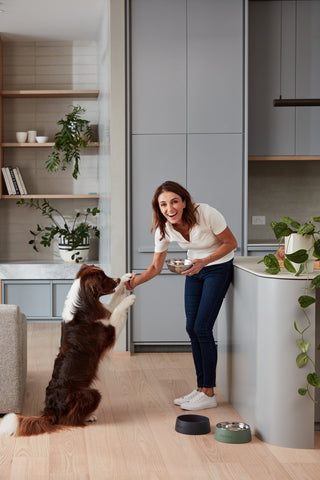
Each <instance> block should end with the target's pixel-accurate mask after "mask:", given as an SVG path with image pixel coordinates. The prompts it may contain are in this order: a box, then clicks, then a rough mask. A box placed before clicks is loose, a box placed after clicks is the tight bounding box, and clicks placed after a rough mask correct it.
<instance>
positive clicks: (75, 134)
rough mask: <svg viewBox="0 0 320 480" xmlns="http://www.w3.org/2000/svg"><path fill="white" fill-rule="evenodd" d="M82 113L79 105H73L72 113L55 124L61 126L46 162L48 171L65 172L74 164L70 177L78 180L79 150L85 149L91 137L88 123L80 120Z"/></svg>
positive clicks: (91, 132) (91, 133) (83, 110)
mask: <svg viewBox="0 0 320 480" xmlns="http://www.w3.org/2000/svg"><path fill="white" fill-rule="evenodd" d="M84 112H85V109H84V108H82V107H81V106H80V105H74V106H72V111H71V112H70V113H67V114H66V115H65V118H62V119H61V120H59V121H58V122H57V124H58V125H61V130H60V132H58V133H56V134H55V137H54V139H55V143H54V145H53V147H52V151H51V153H50V155H49V157H48V159H47V160H46V168H47V170H48V171H50V172H57V171H58V170H59V169H61V170H66V168H67V167H68V166H69V165H71V164H72V162H74V165H73V172H72V176H73V178H75V179H77V178H78V175H79V173H80V170H79V160H80V149H81V148H83V147H86V146H87V145H88V141H90V140H92V137H93V131H92V128H91V126H90V122H89V121H88V120H84V119H83V118H81V115H82V114H83V113H84Z"/></svg>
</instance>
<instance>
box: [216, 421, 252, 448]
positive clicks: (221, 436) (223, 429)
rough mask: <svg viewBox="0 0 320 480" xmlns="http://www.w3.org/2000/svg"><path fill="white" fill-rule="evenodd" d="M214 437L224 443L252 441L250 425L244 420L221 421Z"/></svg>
mask: <svg viewBox="0 0 320 480" xmlns="http://www.w3.org/2000/svg"><path fill="white" fill-rule="evenodd" d="M214 438H215V439H216V440H218V441H219V442H224V443H247V442H250V441H251V430H250V426H249V425H247V424H246V423H243V422H220V423H217V425H216V429H215V433H214Z"/></svg>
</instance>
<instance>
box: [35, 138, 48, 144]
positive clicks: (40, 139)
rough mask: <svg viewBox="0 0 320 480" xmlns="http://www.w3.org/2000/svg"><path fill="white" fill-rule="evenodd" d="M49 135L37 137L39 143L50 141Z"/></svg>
mask: <svg viewBox="0 0 320 480" xmlns="http://www.w3.org/2000/svg"><path fill="white" fill-rule="evenodd" d="M48 139H49V137H44V136H42V137H36V141H37V143H46V142H47V141H48Z"/></svg>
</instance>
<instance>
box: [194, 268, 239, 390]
mask: <svg viewBox="0 0 320 480" xmlns="http://www.w3.org/2000/svg"><path fill="white" fill-rule="evenodd" d="M232 269H233V266H232V261H231V262H227V263H224V264H220V265H213V266H210V267H205V268H203V269H202V270H201V271H200V272H199V274H198V275H193V276H192V277H187V279H186V290H185V307H186V316H187V332H188V334H189V336H190V339H191V345H192V353H193V359H194V363H195V368H196V373H197V381H198V387H200V389H201V390H202V391H204V393H206V394H207V395H209V396H211V395H213V387H215V384H216V365H217V348H216V344H215V341H214V338H213V333H212V329H213V326H214V323H215V320H216V318H217V316H218V313H219V311H220V308H221V304H222V302H223V299H224V297H225V294H226V292H227V289H228V287H229V284H230V281H231V278H232Z"/></svg>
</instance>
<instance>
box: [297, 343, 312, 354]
mask: <svg viewBox="0 0 320 480" xmlns="http://www.w3.org/2000/svg"><path fill="white" fill-rule="evenodd" d="M297 345H298V347H299V348H300V350H301V351H302V352H303V353H307V351H308V350H309V348H310V346H311V344H310V342H307V341H306V340H297Z"/></svg>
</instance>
